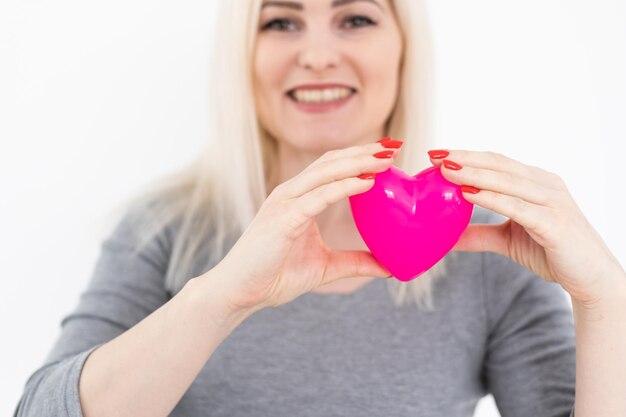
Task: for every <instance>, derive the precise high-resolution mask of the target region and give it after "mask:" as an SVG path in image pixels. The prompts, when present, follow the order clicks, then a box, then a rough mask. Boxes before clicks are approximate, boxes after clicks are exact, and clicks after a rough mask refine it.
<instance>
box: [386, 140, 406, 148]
mask: <svg viewBox="0 0 626 417" xmlns="http://www.w3.org/2000/svg"><path fill="white" fill-rule="evenodd" d="M381 143H382V144H383V146H384V147H385V148H394V149H398V148H399V147H401V146H402V144H403V143H404V141H402V140H388V141H386V142H381Z"/></svg>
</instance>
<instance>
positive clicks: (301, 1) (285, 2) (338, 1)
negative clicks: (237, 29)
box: [261, 0, 389, 11]
mask: <svg viewBox="0 0 626 417" xmlns="http://www.w3.org/2000/svg"><path fill="white" fill-rule="evenodd" d="M388 1H389V0H298V1H294V0H263V2H262V4H261V9H264V8H267V7H282V8H288V9H293V10H298V11H303V10H306V6H307V4H320V3H321V4H324V3H326V4H328V5H329V7H330V8H336V7H340V6H344V5H347V4H352V3H370V4H374V5H376V6H378V7H379V8H380V9H381V10H384V7H383V6H385V5H386V4H387V3H388Z"/></svg>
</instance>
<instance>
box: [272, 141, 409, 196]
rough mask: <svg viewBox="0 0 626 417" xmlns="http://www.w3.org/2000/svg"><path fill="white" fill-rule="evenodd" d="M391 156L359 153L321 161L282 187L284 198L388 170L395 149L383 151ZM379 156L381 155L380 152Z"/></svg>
mask: <svg viewBox="0 0 626 417" xmlns="http://www.w3.org/2000/svg"><path fill="white" fill-rule="evenodd" d="M381 152H382V153H384V154H385V155H391V157H390V158H380V157H376V156H374V155H358V156H351V157H346V158H337V159H334V160H330V161H325V162H321V163H320V164H319V165H318V166H317V167H315V168H314V169H311V170H307V171H305V172H301V173H300V174H298V175H296V176H295V177H293V178H292V179H290V180H289V181H287V183H285V184H284V186H283V187H282V189H283V197H284V198H298V197H300V196H302V195H304V194H306V193H308V192H310V191H312V190H314V189H316V188H318V187H320V186H322V185H324V184H329V183H331V182H333V181H337V180H342V179H345V178H350V177H356V176H357V175H360V174H364V173H378V172H382V171H386V170H387V169H389V167H390V166H391V165H392V164H393V160H394V158H393V156H394V154H395V153H397V151H396V150H394V149H386V150H384V151H381ZM379 156H381V155H380V154H379Z"/></svg>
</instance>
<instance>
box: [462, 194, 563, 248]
mask: <svg viewBox="0 0 626 417" xmlns="http://www.w3.org/2000/svg"><path fill="white" fill-rule="evenodd" d="M463 197H464V198H465V199H466V200H467V201H468V202H470V203H472V204H477V205H479V206H481V207H484V208H486V209H489V210H492V211H495V212H497V213H500V214H502V215H504V216H506V217H509V218H510V219H511V220H513V221H515V222H517V223H519V224H520V225H521V226H523V227H524V228H525V229H527V230H528V231H532V232H535V233H536V234H537V235H539V236H545V233H546V232H547V231H548V230H550V229H551V225H550V223H551V222H552V221H553V209H552V208H551V207H546V206H540V205H537V204H534V203H530V202H528V201H526V200H523V199H521V198H518V197H513V196H510V195H507V194H501V193H498V192H494V191H490V190H480V191H479V192H478V193H476V194H472V193H469V192H465V191H463ZM539 243H540V242H539Z"/></svg>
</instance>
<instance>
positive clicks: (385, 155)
mask: <svg viewBox="0 0 626 417" xmlns="http://www.w3.org/2000/svg"><path fill="white" fill-rule="evenodd" d="M392 155H393V151H380V152H376V153H375V154H374V157H375V158H380V159H383V158H391V156H392Z"/></svg>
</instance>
